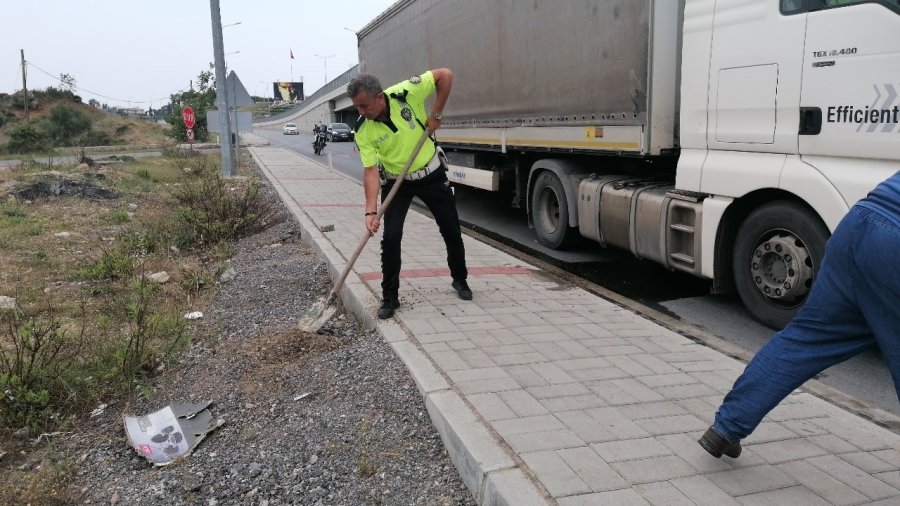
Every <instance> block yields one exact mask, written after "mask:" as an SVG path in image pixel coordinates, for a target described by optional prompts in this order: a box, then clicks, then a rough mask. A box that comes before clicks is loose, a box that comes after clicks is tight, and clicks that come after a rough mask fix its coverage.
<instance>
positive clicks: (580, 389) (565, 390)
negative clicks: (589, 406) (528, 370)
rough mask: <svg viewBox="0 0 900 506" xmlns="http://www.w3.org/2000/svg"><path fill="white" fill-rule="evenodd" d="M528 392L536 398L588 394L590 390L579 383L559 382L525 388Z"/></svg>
mask: <svg viewBox="0 0 900 506" xmlns="http://www.w3.org/2000/svg"><path fill="white" fill-rule="evenodd" d="M526 390H528V392H529V393H530V394H531V395H533V396H534V397H535V398H537V399H547V398H550V397H569V396H572V395H585V394H590V393H591V391H590V390H588V389H587V387H586V386H584V385H582V384H581V383H560V384H557V385H547V386H542V387H531V388H527V389H526Z"/></svg>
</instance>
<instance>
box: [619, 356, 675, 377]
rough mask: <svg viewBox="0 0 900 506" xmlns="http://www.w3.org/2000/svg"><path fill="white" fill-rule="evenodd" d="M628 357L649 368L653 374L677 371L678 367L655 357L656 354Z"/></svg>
mask: <svg viewBox="0 0 900 506" xmlns="http://www.w3.org/2000/svg"><path fill="white" fill-rule="evenodd" d="M629 358H631V359H632V360H634V361H635V362H637V363H639V364H641V365H642V366H644V367H646V368H647V369H650V370H651V371H652V372H653V373H654V374H672V373H677V372H678V369H676V368H674V367H672V366H671V365H669V363H668V362H665V361H663V360H661V359H659V358H657V357H656V355H631V356H630V357H629Z"/></svg>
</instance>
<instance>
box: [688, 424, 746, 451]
mask: <svg viewBox="0 0 900 506" xmlns="http://www.w3.org/2000/svg"><path fill="white" fill-rule="evenodd" d="M697 442H698V443H700V446H702V447H703V449H704V450H706V451H707V452H709V454H710V455H712V456H713V457H715V458H719V457H721V456H722V455H726V456H728V457H731V458H733V459H736V458H738V457H739V456H740V455H741V443H740V442H738V443H732V442H731V441H729V440H727V439H725V436H723V435H721V434H719V433H718V432H716V431H715V430H713V428H712V427H710V428H709V429H707V430H706V434H703V437H701V438H700V440H699V441H697Z"/></svg>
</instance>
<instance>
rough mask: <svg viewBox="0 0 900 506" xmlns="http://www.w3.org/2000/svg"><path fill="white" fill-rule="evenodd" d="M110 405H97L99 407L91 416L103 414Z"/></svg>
mask: <svg viewBox="0 0 900 506" xmlns="http://www.w3.org/2000/svg"><path fill="white" fill-rule="evenodd" d="M108 407H109V404H105V403H104V404H101V405H99V406H97V409H95V410H93V411H91V418H96V417H98V416H100V415H102V414H103V411H105V410H106V408H108Z"/></svg>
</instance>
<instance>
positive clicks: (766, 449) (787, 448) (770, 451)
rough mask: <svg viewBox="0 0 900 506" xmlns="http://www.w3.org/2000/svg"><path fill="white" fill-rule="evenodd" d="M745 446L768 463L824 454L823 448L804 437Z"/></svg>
mask: <svg viewBox="0 0 900 506" xmlns="http://www.w3.org/2000/svg"><path fill="white" fill-rule="evenodd" d="M746 448H747V449H748V450H752V451H753V452H754V453H756V454H757V455H759V456H760V457H762V458H763V459H765V461H766V462H768V463H770V464H778V463H781V462H788V461H792V460H801V459H805V458H808V457H817V456H819V455H824V454H825V450H823V449H821V448H819V447H818V446H816V445H814V444H812V443H810V442H809V441H807V440H805V439H788V440H786V441H775V442H772V443H760V444H753V445H747V446H746Z"/></svg>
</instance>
